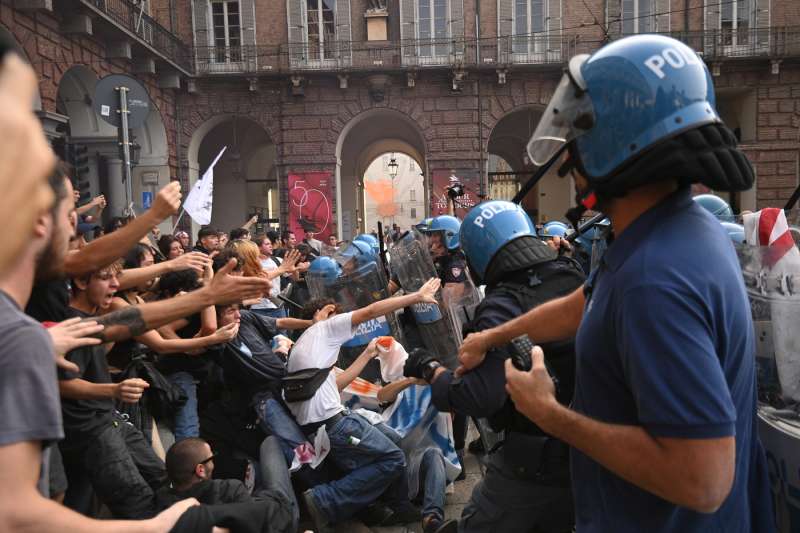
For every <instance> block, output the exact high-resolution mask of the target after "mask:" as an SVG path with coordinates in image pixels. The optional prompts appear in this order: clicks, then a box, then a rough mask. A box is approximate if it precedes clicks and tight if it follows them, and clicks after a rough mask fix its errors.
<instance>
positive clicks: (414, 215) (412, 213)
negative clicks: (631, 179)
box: [409, 207, 417, 220]
mask: <svg viewBox="0 0 800 533" xmlns="http://www.w3.org/2000/svg"><path fill="white" fill-rule="evenodd" d="M409 211H410V213H409V216H410V217H411V218H413V219H414V220H416V219H417V208H416V207H412V208H411V209H410V210H409Z"/></svg>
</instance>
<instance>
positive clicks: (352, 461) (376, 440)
mask: <svg viewBox="0 0 800 533" xmlns="http://www.w3.org/2000/svg"><path fill="white" fill-rule="evenodd" d="M328 437H329V438H330V441H331V451H330V453H329V454H328V457H327V459H326V460H328V461H333V462H334V464H335V465H336V467H337V468H338V469H339V470H341V471H342V472H347V474H346V475H345V476H344V477H342V478H341V479H337V480H335V481H331V482H329V483H325V484H322V485H317V486H316V487H314V488H313V489H311V490H312V494H313V497H314V502H315V503H316V504H317V507H318V508H319V509H320V510H321V511H322V512H323V513H325V515H326V516H327V518H328V520H329V521H330V522H333V523H336V522H341V521H342V520H346V519H348V518H350V517H351V516H353V515H354V514H356V513H357V512H358V511H360V510H362V509H364V508H365V507H367V506H368V505H370V504H371V503H372V502H374V501H375V500H376V499H378V497H379V496H380V495H381V494H382V493H383V492H384V491H385V490H386V489H387V488H388V487H389V485H391V484H392V482H393V481H395V480H396V479H397V477H398V476H401V475H404V471H403V469H404V468H405V465H406V461H405V457H404V455H403V452H402V450H400V448H398V447H397V446H395V444H394V443H392V441H391V440H389V438H387V437H386V436H385V435H384V434H383V433H381V432H380V431H379V430H378V429H375V428H374V427H373V426H372V424H370V423H369V422H367V421H366V420H365V419H363V418H362V417H360V416H359V415H356V414H353V413H350V414H347V415H346V416H345V417H344V418H342V419H341V420H339V422H337V423H336V425H335V426H333V427H332V428H331V429H330V430H329V431H328ZM352 439H357V440H355V441H353V440H352Z"/></svg>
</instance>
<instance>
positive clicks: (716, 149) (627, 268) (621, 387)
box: [460, 35, 775, 533]
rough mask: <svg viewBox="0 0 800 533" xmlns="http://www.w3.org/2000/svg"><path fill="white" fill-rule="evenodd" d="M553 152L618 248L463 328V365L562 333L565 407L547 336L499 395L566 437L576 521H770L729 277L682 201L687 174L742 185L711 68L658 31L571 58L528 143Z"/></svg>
mask: <svg viewBox="0 0 800 533" xmlns="http://www.w3.org/2000/svg"><path fill="white" fill-rule="evenodd" d="M565 151H567V152H568V154H569V158H568V160H567V161H566V162H565V165H568V166H569V167H571V170H569V171H570V172H571V173H572V174H573V178H574V180H575V188H576V191H577V193H578V198H577V199H578V201H579V203H580V204H581V205H582V207H583V208H588V209H595V210H598V211H601V212H603V213H605V214H606V215H607V216H608V217H609V218H610V220H611V222H612V224H613V227H614V236H615V239H614V242H613V243H612V244H611V245H610V246H609V247H608V249H607V250H606V251H605V253H604V254H603V257H602V260H601V261H600V264H599V265H598V266H597V267H596V268H595V269H593V270H592V273H591V275H590V277H589V279H588V280H587V282H586V285H585V286H584V287H582V288H581V289H579V290H576V291H574V292H572V293H571V294H569V295H567V296H565V297H562V298H559V299H557V300H553V301H551V302H547V303H546V304H544V305H542V306H539V307H537V308H534V309H533V310H531V311H529V312H528V313H525V314H524V315H522V316H520V317H519V318H518V319H515V320H512V321H510V322H508V323H507V324H503V325H501V326H499V327H494V328H491V329H488V330H485V331H482V332H480V333H479V334H478V335H475V336H474V337H468V338H467V339H465V341H464V344H463V345H462V347H461V354H460V358H461V362H462V364H464V365H465V366H473V365H475V364H480V363H479V362H480V361H481V354H482V353H483V351H484V350H485V349H486V348H487V347H490V346H503V345H505V343H507V342H508V341H509V340H511V339H513V338H515V337H516V336H517V335H520V334H521V333H527V334H528V335H530V337H531V338H532V339H534V340H535V341H536V342H546V341H555V340H558V339H563V338H569V337H573V336H574V338H575V352H576V361H577V363H576V376H575V395H574V398H573V401H572V403H571V404H570V406H569V407H567V406H564V405H563V404H561V403H559V402H557V401H555V400H556V397H555V395H554V383H553V381H552V380H551V379H550V377H549V376H548V372H547V370H546V368H545V365H544V362H545V355H546V357H547V361H550V353H549V351H550V350H549V349H548V348H547V347H544V346H543V347H542V350H540V349H538V348H534V349H533V350H532V351H531V352H532V358H533V367H532V370H530V371H526V372H522V371H519V370H517V369H515V368H514V367H513V366H511V365H508V364H506V380H507V383H506V389H507V390H508V392H509V394H510V396H511V397H512V398H513V399H514V402H515V405H516V406H517V407H518V409H519V410H520V412H523V413H525V416H527V417H528V418H529V419H530V420H531V421H534V422H535V423H536V424H538V425H539V426H540V427H542V428H544V429H546V430H547V431H549V432H550V433H551V434H553V435H556V436H558V437H559V438H561V439H562V440H564V441H565V442H567V443H569V445H570V446H571V470H572V479H573V484H572V485H573V491H574V495H575V509H576V525H577V529H578V531H582V532H601V531H626V532H627V531H637V532H638V531H648V532H654V533H657V532H664V533H667V532H673V531H681V532H694V533H704V532H706V531H712V530H713V531H725V532H740V533H750V532H761V531H770V532H771V531H774V530H775V526H774V519H773V509H772V505H771V501H770V488H769V479H768V477H767V473H766V472H767V461H766V457H765V455H764V451H763V448H762V446H761V443H760V442H759V440H758V419H757V416H756V402H757V391H756V369H755V346H756V341H755V339H754V334H753V323H752V315H751V309H750V304H749V302H748V298H747V292H746V290H745V287H744V282H743V277H742V271H741V268H740V266H739V261H738V259H737V257H736V254H735V251H734V248H733V246H731V244H730V242H729V239H728V237H727V235H726V234H725V231H724V230H723V228H722V227H721V225H720V224H719V222H718V220H717V219H715V218H714V217H712V216H711V215H710V214H709V213H708V212H707V211H705V210H704V209H703V208H702V207H700V206H699V205H698V204H697V203H696V202H693V201H692V198H691V184H692V183H695V182H701V183H702V184H704V185H705V186H707V187H708V188H709V189H711V190H715V191H741V190H746V189H748V188H750V187H751V186H752V184H753V181H754V172H753V169H752V166H751V165H750V163H749V162H748V160H747V158H746V157H745V155H744V154H743V153H742V152H741V150H739V149H738V148H737V146H736V137H735V136H734V135H733V133H732V132H731V131H730V130H729V129H727V128H726V127H725V126H724V125H723V124H722V121H721V119H720V117H719V115H718V114H717V111H716V109H715V94H714V86H713V83H712V78H711V75H710V73H709V71H708V68H707V67H706V65H705V64H704V63H703V60H702V59H701V58H700V57H698V55H697V54H696V53H695V52H694V51H693V50H692V49H691V48H689V47H688V46H686V45H685V44H683V43H681V42H679V41H677V40H675V39H671V38H669V37H666V36H662V35H636V36H631V37H627V38H624V39H620V40H618V41H614V42H612V43H611V44H608V45H606V46H604V47H603V48H602V49H600V50H598V51H597V52H595V53H594V54H593V55H592V56H588V55H587V54H582V55H579V56H575V57H573V58H572V59H571V60H570V62H569V64H568V67H567V68H566V69H565V74H564V76H563V78H562V80H561V82H560V83H559V85H558V87H557V88H556V90H555V92H554V94H553V97H552V99H551V101H550V104H549V105H548V107H547V109H545V111H544V113H543V115H542V119H541V121H540V123H539V125H538V126H537V128H536V130H535V131H534V134H533V136H532V138H531V141H530V142H529V144H528V153H529V155H530V156H531V160H532V161H533V162H534V163H535V164H536V165H542V166H544V167H545V168H546V166H547V165H548V164H552V163H553V162H554V161H557V160H558V159H557V158H560V157H561V156H562V154H563V153H564V152H565ZM562 169H563V165H562ZM573 215H578V216H579V215H580V213H579V212H577V211H576V212H573ZM573 218H574V217H573ZM687 235H691V238H687ZM489 353H491V352H489ZM481 366H482V365H481ZM481 366H477V367H476V368H477V369H480V368H481ZM467 375H468V374H467Z"/></svg>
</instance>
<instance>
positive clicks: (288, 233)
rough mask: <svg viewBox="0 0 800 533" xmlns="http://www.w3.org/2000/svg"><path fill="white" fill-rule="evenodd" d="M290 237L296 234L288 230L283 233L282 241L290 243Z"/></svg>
mask: <svg viewBox="0 0 800 533" xmlns="http://www.w3.org/2000/svg"><path fill="white" fill-rule="evenodd" d="M289 235H294V232H293V231H291V230H288V229H287V230H284V231H282V232H281V240H282V241H288V240H289Z"/></svg>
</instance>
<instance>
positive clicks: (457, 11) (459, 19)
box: [450, 0, 464, 59]
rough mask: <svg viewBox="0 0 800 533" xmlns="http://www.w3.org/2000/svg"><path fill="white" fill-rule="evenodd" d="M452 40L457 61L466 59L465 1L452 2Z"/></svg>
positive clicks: (454, 0)
mask: <svg viewBox="0 0 800 533" xmlns="http://www.w3.org/2000/svg"><path fill="white" fill-rule="evenodd" d="M450 39H451V40H452V41H453V50H452V53H453V56H454V57H455V59H463V57H464V0H450Z"/></svg>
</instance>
